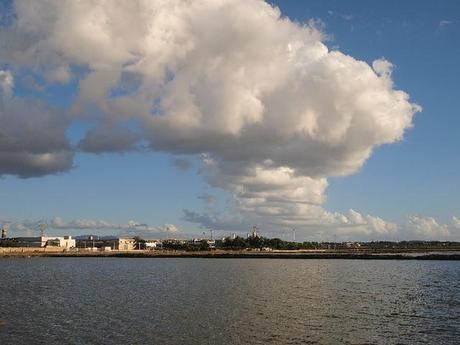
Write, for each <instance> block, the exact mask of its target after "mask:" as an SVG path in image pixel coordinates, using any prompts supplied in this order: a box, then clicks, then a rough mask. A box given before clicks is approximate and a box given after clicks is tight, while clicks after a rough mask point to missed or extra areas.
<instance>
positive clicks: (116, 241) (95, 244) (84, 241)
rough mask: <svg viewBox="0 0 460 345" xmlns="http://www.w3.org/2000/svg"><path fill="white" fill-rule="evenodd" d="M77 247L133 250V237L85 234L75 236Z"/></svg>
mask: <svg viewBox="0 0 460 345" xmlns="http://www.w3.org/2000/svg"><path fill="white" fill-rule="evenodd" d="M76 246H77V248H81V249H85V248H86V249H92V248H97V249H100V250H105V251H107V250H109V248H110V250H134V249H135V248H134V239H132V238H104V237H98V236H87V237H85V238H77V241H76Z"/></svg>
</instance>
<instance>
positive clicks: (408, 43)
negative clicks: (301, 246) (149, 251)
mask: <svg viewBox="0 0 460 345" xmlns="http://www.w3.org/2000/svg"><path fill="white" fill-rule="evenodd" d="M459 42H460V4H459V3H458V1H454V0H452V1H437V2H433V1H415V0H414V1H404V2H401V1H385V2H381V1H293V0H292V1H291V0H279V1H269V2H264V1H258V0H250V1H249V0H233V1H230V0H219V1H217V0H212V1H211V0H209V1H200V2H193V3H186V2H183V1H140V0H139V1H112V2H104V1H96V0H93V1H90V0H87V1H80V2H73V1H58V0H48V1H32V0H24V1H6V0H0V224H3V225H4V226H6V227H8V229H9V233H10V235H11V236H13V235H16V236H19V235H32V234H37V233H38V230H37V224H38V223H39V222H46V224H47V232H48V233H50V234H64V233H65V234H67V233H68V234H88V233H93V234H107V235H109V234H110V235H111V234H119V235H134V234H140V235H142V236H144V237H146V238H155V237H181V236H195V235H197V234H198V235H200V234H202V233H203V232H205V233H206V234H209V230H210V229H213V230H214V231H215V233H216V234H219V235H222V236H224V235H228V234H231V233H237V234H241V235H245V233H247V232H248V231H249V229H250V228H251V227H252V226H253V225H257V226H258V228H259V229H260V231H261V233H262V234H263V235H265V236H269V237H274V236H277V237H282V238H285V239H289V238H290V237H289V236H290V234H291V232H292V229H295V230H296V238H297V239H298V240H307V241H308V240H312V241H330V240H335V239H337V240H343V241H346V240H405V239H417V240H422V239H423V240H460V220H459V218H460V209H459V207H458V205H460V183H459V182H458V178H457V175H458V173H457V172H458V171H459V169H460V158H459V156H458V152H457V151H458V148H459V147H460V135H459V125H460V116H459V115H460V114H459V110H458V109H459V108H460V107H459V106H460V104H459V103H460V100H459V97H458V91H459V88H458V78H459V77H460V67H459V65H458V56H459V53H460V45H459Z"/></svg>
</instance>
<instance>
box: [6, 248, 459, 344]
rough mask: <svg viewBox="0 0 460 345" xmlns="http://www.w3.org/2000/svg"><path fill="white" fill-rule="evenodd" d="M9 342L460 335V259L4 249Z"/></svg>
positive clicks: (363, 340) (405, 340)
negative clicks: (15, 254) (64, 253)
mask: <svg viewBox="0 0 460 345" xmlns="http://www.w3.org/2000/svg"><path fill="white" fill-rule="evenodd" d="M0 344H1V345H9V344H59V345H61V344H197V345H198V344H200V345H201V344H460V262H459V261H414V260H408V261H405V260H388V261H386V260H343V259H338V260H335V259H318V260H316V259H217V258H216V259H209V258H101V257H100V258H70V257H69V258H46V257H31V258H2V259H0Z"/></svg>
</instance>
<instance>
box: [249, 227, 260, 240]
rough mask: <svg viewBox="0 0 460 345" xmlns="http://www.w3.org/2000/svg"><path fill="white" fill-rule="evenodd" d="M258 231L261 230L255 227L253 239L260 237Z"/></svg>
mask: <svg viewBox="0 0 460 345" xmlns="http://www.w3.org/2000/svg"><path fill="white" fill-rule="evenodd" d="M258 230H259V229H257V226H255V225H254V226H253V227H252V232H251V237H252V238H256V237H260V236H259V233H258Z"/></svg>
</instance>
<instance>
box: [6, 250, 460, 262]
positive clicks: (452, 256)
mask: <svg viewBox="0 0 460 345" xmlns="http://www.w3.org/2000/svg"><path fill="white" fill-rule="evenodd" d="M17 249H19V248H17ZM29 257H86V258H89V257H93V258H94V257H98V258H202V259H326V260H327V259H348V260H349V259H353V260H451V261H460V251H455V252H442V251H418V252H414V251H411V252H396V253H395V252H331V251H327V252H317V251H315V252H305V251H292V252H285V251H284V252H256V251H206V252H185V251H107V252H91V251H62V250H61V251H46V250H40V249H38V250H26V251H18V250H14V251H9V252H8V251H0V259H1V258H29Z"/></svg>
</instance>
